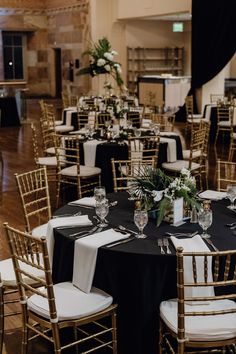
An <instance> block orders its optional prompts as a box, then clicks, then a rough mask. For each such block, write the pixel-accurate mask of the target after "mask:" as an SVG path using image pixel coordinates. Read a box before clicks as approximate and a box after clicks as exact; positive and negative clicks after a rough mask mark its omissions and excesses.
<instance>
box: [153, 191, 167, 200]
mask: <svg viewBox="0 0 236 354" xmlns="http://www.w3.org/2000/svg"><path fill="white" fill-rule="evenodd" d="M163 193H164V191H152V196H153V200H154V202H159V201H160V200H161V199H162V197H163Z"/></svg>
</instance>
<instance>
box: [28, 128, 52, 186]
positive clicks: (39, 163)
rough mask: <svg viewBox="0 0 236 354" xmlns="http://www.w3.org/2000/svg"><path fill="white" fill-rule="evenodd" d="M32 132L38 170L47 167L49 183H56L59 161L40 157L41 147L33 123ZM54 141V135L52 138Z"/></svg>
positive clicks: (50, 157) (48, 157)
mask: <svg viewBox="0 0 236 354" xmlns="http://www.w3.org/2000/svg"><path fill="white" fill-rule="evenodd" d="M31 131H32V141H33V151H34V160H35V163H36V166H37V168H40V167H43V166H45V167H46V170H47V176H48V181H52V182H55V181H56V172H57V159H56V156H39V147H38V139H37V133H36V128H35V126H34V124H33V123H31ZM51 138H52V140H53V135H52V136H51Z"/></svg>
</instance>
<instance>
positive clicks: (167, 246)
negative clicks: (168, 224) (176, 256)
mask: <svg viewBox="0 0 236 354" xmlns="http://www.w3.org/2000/svg"><path fill="white" fill-rule="evenodd" d="M163 245H164V247H166V253H167V254H171V250H170V248H169V240H168V238H166V237H165V238H163Z"/></svg>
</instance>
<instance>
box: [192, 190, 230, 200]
mask: <svg viewBox="0 0 236 354" xmlns="http://www.w3.org/2000/svg"><path fill="white" fill-rule="evenodd" d="M198 196H199V197H200V198H201V199H210V200H221V199H224V198H226V196H227V193H226V192H219V191H214V190H210V189H208V190H206V191H204V192H201V193H199V194H198Z"/></svg>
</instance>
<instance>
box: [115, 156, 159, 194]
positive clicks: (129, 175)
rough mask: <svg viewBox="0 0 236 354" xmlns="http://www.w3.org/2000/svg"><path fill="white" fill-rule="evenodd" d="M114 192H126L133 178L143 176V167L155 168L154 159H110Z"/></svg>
mask: <svg viewBox="0 0 236 354" xmlns="http://www.w3.org/2000/svg"><path fill="white" fill-rule="evenodd" d="M111 166H112V176H113V186H114V191H115V192H119V191H128V190H129V189H130V185H131V183H132V181H133V179H134V178H135V177H139V176H142V177H143V176H144V174H145V166H150V167H153V168H154V167H155V159H154V158H150V159H145V160H142V159H139V160H138V159H136V160H114V159H111ZM143 178H145V177H143Z"/></svg>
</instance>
